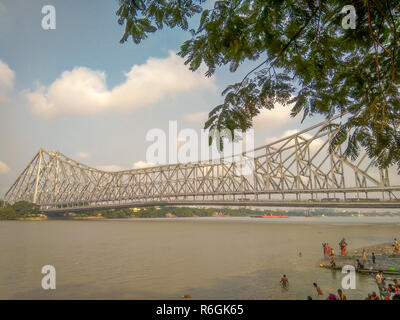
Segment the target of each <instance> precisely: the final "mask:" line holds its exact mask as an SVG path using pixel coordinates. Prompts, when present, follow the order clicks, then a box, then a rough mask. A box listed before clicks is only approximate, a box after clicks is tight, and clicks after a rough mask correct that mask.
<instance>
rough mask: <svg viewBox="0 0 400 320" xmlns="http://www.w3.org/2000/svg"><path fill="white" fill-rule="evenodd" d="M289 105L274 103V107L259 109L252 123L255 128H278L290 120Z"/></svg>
mask: <svg viewBox="0 0 400 320" xmlns="http://www.w3.org/2000/svg"><path fill="white" fill-rule="evenodd" d="M291 108H292V107H291V106H290V105H288V106H285V107H284V106H283V105H281V104H280V103H276V104H275V107H274V109H272V110H269V109H261V110H260V113H259V114H258V115H257V116H256V117H255V118H254V121H253V124H254V128H255V129H270V128H274V129H275V128H279V127H282V126H283V125H285V124H287V123H288V122H289V121H290V120H293V118H292V117H290V110H291Z"/></svg>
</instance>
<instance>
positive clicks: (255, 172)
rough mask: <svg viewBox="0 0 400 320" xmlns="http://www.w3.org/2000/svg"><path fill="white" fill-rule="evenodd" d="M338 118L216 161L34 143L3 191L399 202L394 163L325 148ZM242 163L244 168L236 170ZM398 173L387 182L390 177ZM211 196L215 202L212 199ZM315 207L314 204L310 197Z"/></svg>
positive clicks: (47, 198) (68, 198)
mask: <svg viewBox="0 0 400 320" xmlns="http://www.w3.org/2000/svg"><path fill="white" fill-rule="evenodd" d="M337 119H338V117H335V118H333V119H330V120H327V121H325V122H322V123H320V124H318V125H315V126H313V127H311V128H308V129H306V130H303V131H301V132H298V133H295V134H293V135H291V136H289V137H284V138H282V139H279V140H277V141H274V142H272V143H268V144H267V145H264V146H262V147H259V148H257V149H255V150H253V151H251V152H246V153H243V154H242V155H239V156H235V157H233V156H232V158H229V159H227V158H223V159H221V160H219V161H208V162H198V163H181V164H171V165H164V166H157V167H152V168H144V169H135V170H127V171H120V172H105V171H101V170H98V169H94V168H91V167H88V166H86V165H84V164H81V163H79V162H76V161H74V160H72V159H70V158H68V157H67V156H65V155H63V154H61V153H59V152H57V151H48V150H43V149H40V150H39V152H38V153H37V154H36V155H35V157H34V158H33V159H32V161H31V162H30V163H29V164H28V166H27V167H26V168H25V169H24V170H23V172H22V173H21V175H20V176H19V177H18V178H17V180H16V181H15V183H14V184H13V185H12V186H11V188H10V189H9V190H8V192H7V193H6V195H5V201H6V202H8V203H14V202H17V201H21V200H24V201H30V202H34V203H37V204H39V205H41V206H42V208H44V209H47V210H51V209H56V208H65V209H68V208H74V207H75V208H76V207H80V208H94V207H104V206H107V207H113V206H129V205H132V206H134V205H135V204H139V203H145V202H148V201H166V202H168V201H169V202H170V203H177V202H179V201H181V202H184V203H187V204H190V203H191V201H192V203H201V201H205V202H206V203H221V201H222V202H223V201H228V202H229V203H237V204H240V203H254V204H257V203H264V204H265V203H266V204H268V203H269V202H270V203H286V204H288V205H290V204H293V205H294V204H296V203H298V204H301V203H305V201H306V202H307V201H308V203H311V204H312V203H314V202H315V203H317V202H318V206H321V202H324V201H327V202H332V201H336V202H337V203H338V204H340V205H343V204H346V203H352V202H354V201H374V203H376V202H380V203H388V204H390V205H391V206H392V207H393V206H394V207H396V204H398V205H399V207H400V182H399V179H398V175H397V173H396V172H395V171H394V169H393V168H389V169H386V170H380V169H378V168H376V167H375V166H373V164H372V161H371V159H369V158H368V157H367V155H366V154H365V153H363V154H361V155H360V157H359V158H358V159H357V161H351V160H350V159H346V158H345V157H344V156H343V152H342V149H341V147H338V148H337V149H336V150H334V151H333V152H332V153H329V142H330V140H331V139H332V137H333V136H334V134H335V129H334V128H332V127H327V126H326V125H327V124H329V123H331V122H334V121H335V120H337ZM243 168H244V169H245V171H243ZM390 170H392V171H393V172H394V173H393V175H392V176H393V177H394V178H396V179H398V180H397V181H393V182H392V183H391V181H390V179H389V176H390V172H391V171H390ZM213 201H214V202H213ZM316 206H317V204H316Z"/></svg>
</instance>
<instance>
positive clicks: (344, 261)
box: [320, 242, 400, 277]
mask: <svg viewBox="0 0 400 320" xmlns="http://www.w3.org/2000/svg"><path fill="white" fill-rule="evenodd" d="M393 249H394V247H393V244H392V243H391V242H384V243H380V244H376V245H372V246H365V247H362V248H358V249H353V250H350V251H349V252H348V253H347V255H346V256H340V255H338V256H335V257H334V259H335V262H336V266H335V267H332V266H331V264H330V263H329V259H328V258H327V257H326V258H324V259H323V261H321V262H322V263H321V264H320V266H321V267H324V268H328V269H337V270H339V269H340V270H341V269H342V268H343V267H344V266H345V265H353V266H356V265H357V259H359V260H360V261H361V262H363V260H362V252H363V250H365V252H366V255H367V260H366V262H365V265H364V268H361V269H357V272H360V273H365V274H376V273H377V272H378V271H383V274H387V275H393V276H398V277H400V254H399V253H395V252H394V250H393ZM372 253H374V255H375V263H374V262H373V261H372Z"/></svg>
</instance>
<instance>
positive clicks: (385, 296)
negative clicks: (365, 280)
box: [365, 270, 400, 300]
mask: <svg viewBox="0 0 400 320" xmlns="http://www.w3.org/2000/svg"><path fill="white" fill-rule="evenodd" d="M388 280H389V281H392V282H393V283H389V284H388V285H387V286H386V279H385V277H384V276H383V271H382V270H380V271H379V272H378V274H377V275H376V276H375V281H376V284H377V286H378V290H379V296H378V295H377V294H376V292H375V291H374V292H372V294H368V296H367V297H366V298H365V300H400V283H399V281H398V280H397V279H396V278H392V279H388Z"/></svg>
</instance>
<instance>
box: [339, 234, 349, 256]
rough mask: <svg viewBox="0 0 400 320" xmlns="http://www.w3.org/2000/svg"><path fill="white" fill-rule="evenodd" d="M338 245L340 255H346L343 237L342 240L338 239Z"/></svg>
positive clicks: (345, 244)
mask: <svg viewBox="0 0 400 320" xmlns="http://www.w3.org/2000/svg"><path fill="white" fill-rule="evenodd" d="M339 247H340V253H341V255H342V256H344V255H346V247H347V243H346V240H345V238H343V239H342V240H340V242H339Z"/></svg>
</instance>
